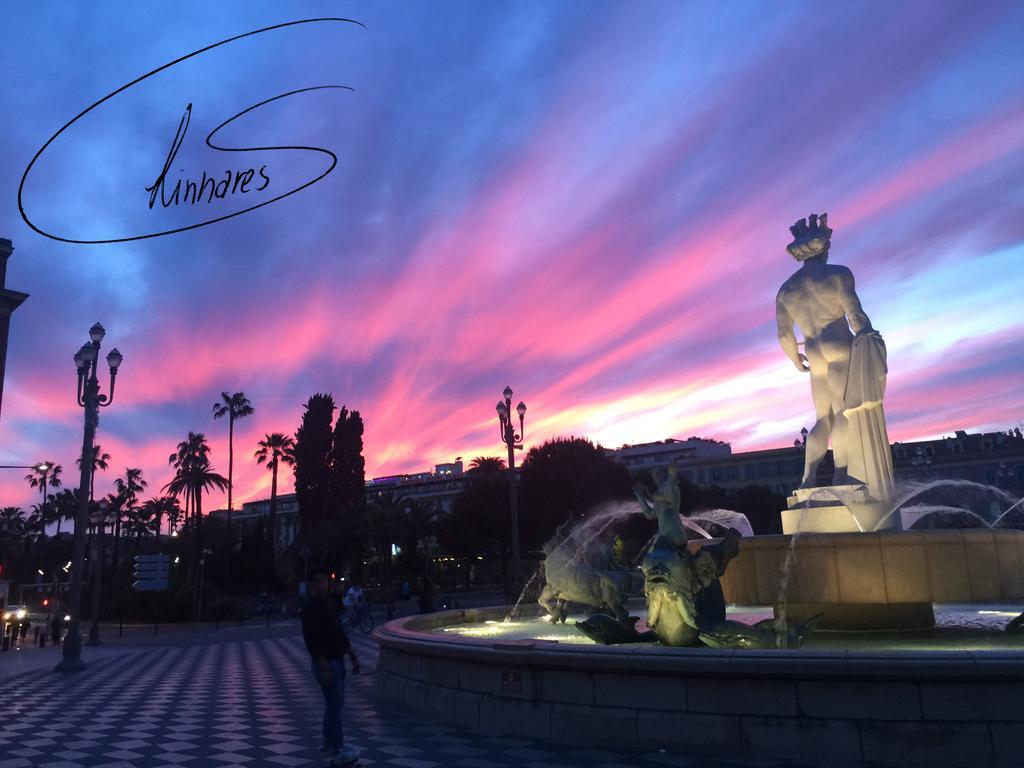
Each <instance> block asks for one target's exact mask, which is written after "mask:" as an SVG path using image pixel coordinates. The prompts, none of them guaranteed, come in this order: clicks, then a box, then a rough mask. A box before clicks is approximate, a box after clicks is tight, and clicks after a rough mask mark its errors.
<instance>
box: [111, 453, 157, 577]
mask: <svg viewBox="0 0 1024 768" xmlns="http://www.w3.org/2000/svg"><path fill="white" fill-rule="evenodd" d="M147 485H149V483H147V482H146V481H145V480H143V479H142V470H141V469H136V468H133V467H125V470H124V477H119V478H117V479H115V480H114V487H115V488H117V496H118V500H119V502H120V503H119V504H118V505H117V506H116V507H115V508H114V509H115V513H114V573H117V566H118V564H119V562H120V555H121V520H122V518H130V517H132V515H133V514H134V510H135V502H136V501H138V498H139V494H140V493H142V491H144V490H145V489H146V486H147Z"/></svg>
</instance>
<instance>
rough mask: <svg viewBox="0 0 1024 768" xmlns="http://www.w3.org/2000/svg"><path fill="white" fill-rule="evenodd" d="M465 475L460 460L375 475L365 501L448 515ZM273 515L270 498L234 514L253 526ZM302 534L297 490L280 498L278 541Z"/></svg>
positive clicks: (235, 520) (282, 542)
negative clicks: (413, 505)
mask: <svg viewBox="0 0 1024 768" xmlns="http://www.w3.org/2000/svg"><path fill="white" fill-rule="evenodd" d="M465 483H466V477H465V472H464V471H463V466H462V461H461V459H459V460H456V461H454V462H450V463H447V464H437V465H436V466H435V467H434V471H433V472H418V473H415V474H409V475H389V476H387V477H375V478H373V479H372V480H368V481H367V482H366V500H367V501H368V502H370V501H375V500H378V499H380V497H381V495H383V494H388V495H390V496H391V497H392V498H407V499H409V500H410V501H415V502H418V503H420V504H422V505H424V506H427V507H431V508H433V509H434V510H435V511H436V512H437V513H438V514H448V513H449V512H451V511H452V509H453V507H454V505H455V497H456V496H458V495H459V492H460V491H462V489H463V488H464V487H465ZM210 514H211V515H215V516H217V517H221V518H224V519H227V514H228V511H227V510H226V509H218V510H215V511H213V512H211V513H210ZM269 516H270V499H258V500H256V501H247V502H245V503H243V504H242V506H241V507H240V508H239V509H236V510H235V511H234V512H233V513H232V515H231V520H232V522H233V523H239V524H241V525H253V524H255V523H256V522H257V521H259V520H263V519H265V518H267V517H269ZM298 535H299V501H298V497H297V496H296V495H295V494H294V493H283V494H280V495H279V496H278V497H277V540H278V544H279V545H280V546H281V547H287V546H289V545H290V544H291V543H292V542H293V541H295V537H296V536H298Z"/></svg>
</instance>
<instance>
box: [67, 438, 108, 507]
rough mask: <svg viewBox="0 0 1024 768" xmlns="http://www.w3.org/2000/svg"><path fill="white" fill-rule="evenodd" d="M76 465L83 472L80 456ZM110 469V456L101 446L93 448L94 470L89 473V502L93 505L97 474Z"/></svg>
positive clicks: (76, 460)
mask: <svg viewBox="0 0 1024 768" xmlns="http://www.w3.org/2000/svg"><path fill="white" fill-rule="evenodd" d="M75 463H76V464H77V465H78V470H79V471H81V470H82V457H81V456H79V457H78V458H77V459H75ZM108 469H110V454H109V453H106V452H104V450H103V449H102V448H101V447H100V446H99V445H94V446H93V447H92V469H91V471H90V472H89V502H90V503H92V501H93V499H94V498H95V495H96V493H95V491H96V472H98V471H101V472H106V471H107V470H108Z"/></svg>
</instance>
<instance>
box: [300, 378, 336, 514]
mask: <svg viewBox="0 0 1024 768" xmlns="http://www.w3.org/2000/svg"><path fill="white" fill-rule="evenodd" d="M305 409H306V412H305V413H304V414H303V415H302V423H301V424H300V425H299V429H298V431H297V432H296V433H295V495H296V498H297V501H298V503H299V519H300V522H301V524H302V526H303V528H306V529H308V528H310V527H315V526H317V525H319V524H321V523H323V522H325V521H326V520H327V519H328V518H329V517H330V514H331V511H332V509H334V499H333V496H334V494H333V492H332V491H333V488H332V486H333V485H334V483H333V478H332V473H331V464H332V458H333V453H334V451H333V442H334V441H333V436H332V434H331V422H332V421H333V419H334V410H335V406H334V398H333V397H331V395H327V394H315V395H313V396H312V397H311V398H309V401H308V402H307V403H306V405H305Z"/></svg>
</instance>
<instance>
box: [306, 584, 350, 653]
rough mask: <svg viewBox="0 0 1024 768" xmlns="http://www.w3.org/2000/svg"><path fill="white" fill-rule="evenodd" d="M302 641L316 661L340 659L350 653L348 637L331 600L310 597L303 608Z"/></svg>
mask: <svg viewBox="0 0 1024 768" xmlns="http://www.w3.org/2000/svg"><path fill="white" fill-rule="evenodd" d="M302 639H303V640H305V641H306V650H308V651H309V655H310V656H312V657H313V658H314V659H320V658H326V659H340V658H342V657H343V656H344V655H345V654H346V653H348V649H349V648H350V644H349V641H348V635H346V634H345V629H344V628H343V627H342V626H341V622H340V621H338V611H337V609H336V608H335V606H334V604H333V603H332V601H331V600H330V599H329V598H324V597H310V598H309V599H307V600H306V604H305V605H304V606H302Z"/></svg>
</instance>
